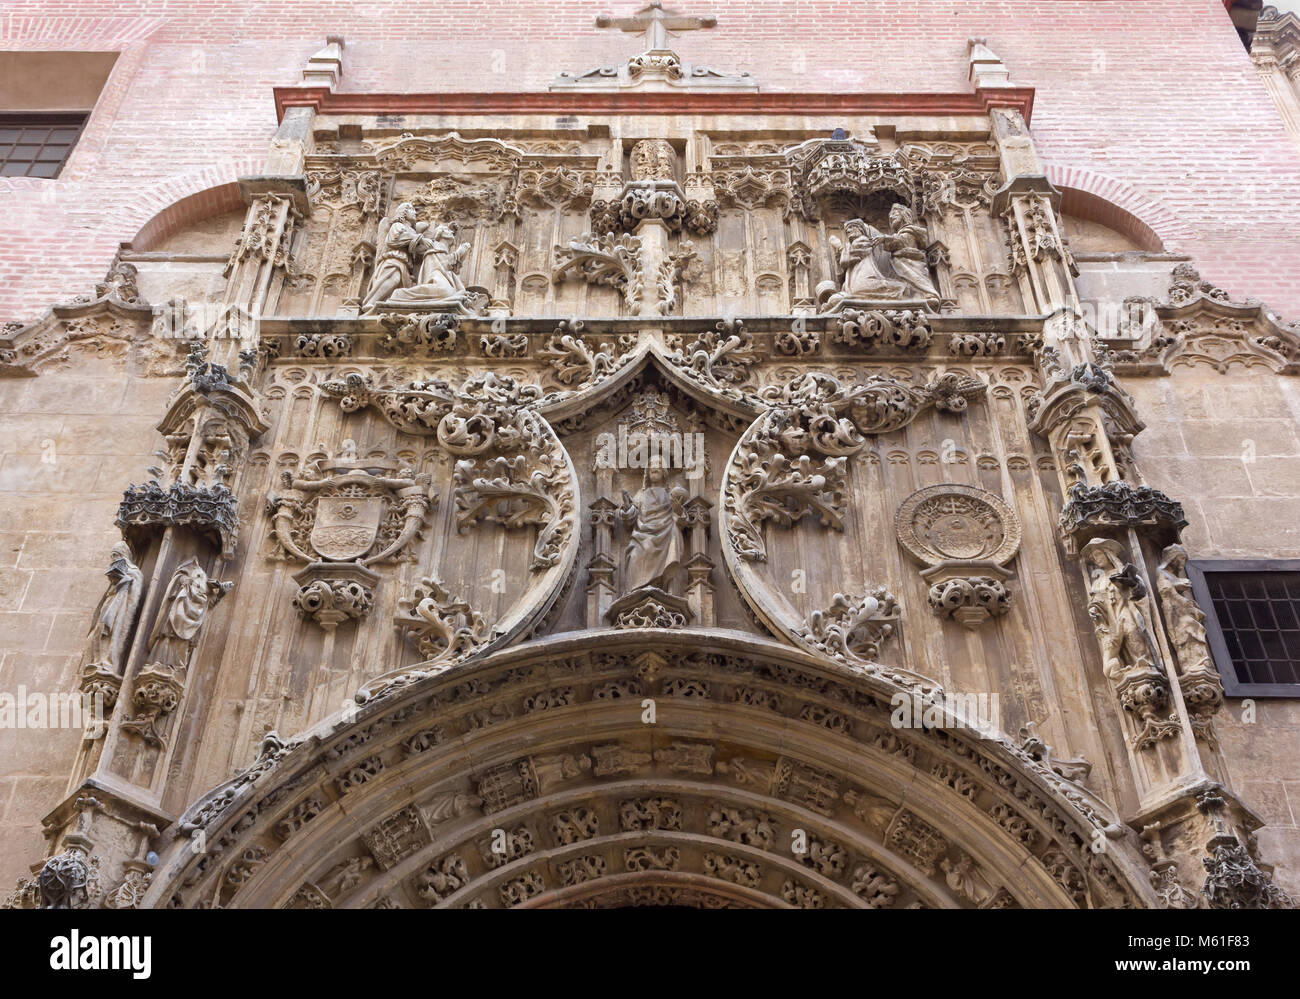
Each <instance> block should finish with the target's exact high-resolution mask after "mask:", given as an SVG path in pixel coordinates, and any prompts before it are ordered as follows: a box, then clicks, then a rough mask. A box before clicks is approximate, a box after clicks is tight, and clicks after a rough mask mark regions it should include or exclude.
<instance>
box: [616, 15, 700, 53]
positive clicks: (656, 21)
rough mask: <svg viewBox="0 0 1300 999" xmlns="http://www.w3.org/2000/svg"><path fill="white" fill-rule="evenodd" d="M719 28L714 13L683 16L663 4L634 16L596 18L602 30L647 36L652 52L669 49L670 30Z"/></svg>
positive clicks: (647, 44) (649, 48) (647, 49)
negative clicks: (617, 30)
mask: <svg viewBox="0 0 1300 999" xmlns="http://www.w3.org/2000/svg"><path fill="white" fill-rule="evenodd" d="M717 26H718V19H717V18H716V17H714V16H713V15H712V14H703V15H699V16H696V15H691V14H680V13H678V12H677V11H675V10H665V9H664V5H663V4H661V3H652V4H650V5H649V6H648V7H642V8H641V9H640V10H638V11H637V12H636V13H635V14H633V15H632V16H631V17H614V16H613V15H612V14H599V15H597V17H596V27H598V28H618V29H619V30H620V31H635V32H639V33H641V34H644V35H645V40H646V51H648V52H654V51H660V50H664V49H667V48H668V33H669V32H670V31H695V30H697V29H699V28H716V27H717Z"/></svg>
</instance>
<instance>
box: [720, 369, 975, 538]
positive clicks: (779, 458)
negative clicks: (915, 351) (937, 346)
mask: <svg viewBox="0 0 1300 999" xmlns="http://www.w3.org/2000/svg"><path fill="white" fill-rule="evenodd" d="M962 377H964V378H965V379H967V381H962V380H961V378H958V379H956V381H954V380H953V379H948V376H941V378H939V379H936V381H935V382H934V383H932V384H931V385H929V386H926V387H924V388H921V389H918V388H914V387H912V386H909V385H905V384H903V383H902V382H899V381H896V380H895V379H893V378H891V377H889V376H888V375H880V374H873V375H870V376H868V377H867V378H865V379H863V380H862V381H860V382H858V383H856V384H854V385H849V386H844V385H841V383H840V382H839V381H838V380H837V379H836V378H834V377H833V376H831V375H828V374H825V373H824V372H817V371H810V372H808V373H807V374H804V375H800V376H798V377H796V378H794V379H792V380H791V381H790V382H788V383H786V384H785V385H783V386H768V387H766V388H764V389H763V391H762V392H761V393H760V395H761V397H762V398H763V400H764V401H765V402H766V403H767V405H768V406H769V408H768V409H767V411H766V412H764V413H763V415H761V416H760V417H759V418H758V420H756V421H755V423H754V424H753V426H752V427H750V429H749V430H747V431H746V432H745V434H744V435H743V436H742V438H741V441H740V443H739V444H738V445H737V448H736V452H735V454H734V455H733V457H732V461H731V463H730V464H729V465H728V468H727V473H726V477H725V482H726V485H725V490H726V491H725V494H724V495H725V499H726V514H727V520H726V526H727V535H728V538H729V540H730V543H731V544H732V545H733V546H734V548H735V551H736V552H737V554H738V555H739V556H740V557H741V558H743V559H746V560H750V561H763V560H764V559H765V558H766V545H765V543H764V541H763V537H762V530H761V529H762V526H763V525H764V524H765V523H767V522H769V521H770V522H772V523H776V524H779V525H782V526H788V525H791V524H794V523H797V522H798V521H800V520H802V519H804V518H805V517H809V516H815V517H817V518H818V519H819V520H820V522H821V523H822V524H823V525H824V526H827V527H832V528H834V529H836V530H840V529H842V527H843V522H844V516H845V513H846V510H847V505H846V499H845V496H844V489H845V481H846V469H847V460H848V458H849V457H851V456H853V455H855V454H858V453H859V452H861V451H862V450H863V448H865V447H866V437H865V436H864V435H866V434H879V433H886V432H888V431H891V430H897V429H899V428H900V427H903V426H906V425H907V424H908V423H910V422H911V421H912V420H913V419H915V418H916V416H917V414H918V413H920V412H921V411H922V410H923V409H925V408H926V407H928V406H931V405H933V406H937V407H943V408H949V409H952V410H954V411H958V412H960V411H961V410H963V409H964V408H965V406H966V399H967V397H968V396H970V395H977V394H979V393H981V392H982V391H983V384H982V383H981V382H980V381H979V380H978V379H975V378H972V377H971V376H962ZM945 379H947V380H945Z"/></svg>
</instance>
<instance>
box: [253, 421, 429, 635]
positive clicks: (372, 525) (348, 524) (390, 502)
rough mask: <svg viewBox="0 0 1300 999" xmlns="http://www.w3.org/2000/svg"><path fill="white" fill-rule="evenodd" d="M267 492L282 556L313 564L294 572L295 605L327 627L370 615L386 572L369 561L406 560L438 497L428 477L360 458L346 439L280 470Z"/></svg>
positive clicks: (393, 463)
mask: <svg viewBox="0 0 1300 999" xmlns="http://www.w3.org/2000/svg"><path fill="white" fill-rule="evenodd" d="M281 483H282V485H283V492H280V493H272V494H271V495H269V496H268V497H267V511H268V513H269V515H270V516H271V518H272V524H273V526H272V532H271V540H272V543H273V545H274V546H275V554H276V555H278V556H279V557H283V558H294V559H297V560H299V561H302V562H306V563H308V564H307V566H306V568H304V569H303V570H301V571H300V572H298V573H297V574H296V575H295V576H294V581H295V582H297V583H298V584H299V588H298V593H297V595H296V596H295V597H294V606H295V607H297V608H298V609H299V610H300V611H302V612H303V613H304V614H305V615H307V616H308V617H310V618H312V619H313V620H314V621H315V622H316V623H317V624H319V625H320V626H321V627H322V628H324V629H325V630H326V631H333V630H334V629H335V628H336V627H338V626H339V625H340V624H341V623H343V622H344V621H346V620H348V619H358V618H361V617H364V616H365V614H366V613H368V612H369V610H370V608H371V607H372V606H373V604H374V586H375V584H376V583H377V582H378V580H379V576H378V574H377V573H375V572H374V571H373V570H371V569H369V568H368V566H370V565H371V564H374V563H380V562H384V561H387V560H392V559H398V558H402V557H403V556H404V555H405V551H406V548H407V546H408V545H409V544H410V543H411V541H413V540H414V539H415V538H416V537H417V535H418V533H419V530H420V526H421V525H422V524H423V522H424V519H425V516H426V514H427V513H428V511H429V509H430V507H431V506H432V505H433V503H434V502H435V500H436V496H434V495H433V494H431V492H430V489H429V476H428V475H427V474H422V475H416V474H415V473H414V472H413V471H412V470H411V469H410V468H408V467H404V466H402V465H401V464H400V463H399V462H397V461H393V460H391V459H388V458H358V457H357V450H356V445H355V443H354V442H353V441H351V440H345V441H344V442H343V446H342V447H341V448H340V451H339V454H338V455H336V456H335V457H334V458H332V459H329V460H326V461H323V462H314V463H313V464H312V465H310V466H308V467H306V468H303V469H301V470H300V471H299V473H298V474H297V475H295V474H293V473H291V472H287V471H286V472H284V473H282V475H281Z"/></svg>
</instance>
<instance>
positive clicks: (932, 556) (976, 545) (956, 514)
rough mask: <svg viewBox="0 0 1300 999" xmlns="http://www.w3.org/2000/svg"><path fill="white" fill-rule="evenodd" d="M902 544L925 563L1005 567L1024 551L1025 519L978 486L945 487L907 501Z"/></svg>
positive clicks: (901, 514)
mask: <svg viewBox="0 0 1300 999" xmlns="http://www.w3.org/2000/svg"><path fill="white" fill-rule="evenodd" d="M895 528H896V529H897V531H898V540H899V541H900V542H901V543H902V545H903V547H904V548H905V549H907V552H908V554H909V555H911V556H912V557H913V558H915V559H916V560H917V561H918V562H921V563H923V564H925V565H938V564H939V563H941V562H948V561H961V562H970V561H980V562H995V563H997V564H998V565H1003V564H1005V563H1007V562H1010V561H1011V559H1012V558H1014V557H1015V554H1016V551H1017V550H1018V549H1019V548H1020V520H1019V518H1017V517H1016V514H1015V511H1013V510H1012V509H1011V507H1009V506H1008V505H1007V504H1006V503H1004V502H1003V501H1002V498H1001V497H999V496H995V495H994V494H993V493H990V492H986V491H985V490H983V489H977V488H976V487H974V486H963V485H956V484H953V483H943V484H941V485H937V486H927V487H926V488H925V489H919V490H917V491H916V492H914V493H912V495H911V496H909V497H907V499H905V500H903V503H902V505H901V506H900V507H899V508H898V517H897V518H896V520H895Z"/></svg>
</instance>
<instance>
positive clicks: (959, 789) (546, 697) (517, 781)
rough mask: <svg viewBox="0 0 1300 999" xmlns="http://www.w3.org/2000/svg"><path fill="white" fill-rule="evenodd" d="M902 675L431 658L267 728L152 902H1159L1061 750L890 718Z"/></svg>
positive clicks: (188, 836) (790, 660) (607, 644)
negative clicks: (1036, 750) (438, 667)
mask: <svg viewBox="0 0 1300 999" xmlns="http://www.w3.org/2000/svg"><path fill="white" fill-rule="evenodd" d="M906 683H907V681H906V679H905V678H902V677H894V678H891V677H889V676H887V675H885V671H884V670H882V671H881V673H880V674H879V675H869V674H867V673H865V672H861V671H856V670H850V669H846V668H843V667H838V666H836V665H833V664H830V663H827V662H824V661H821V660H818V659H815V658H813V657H811V656H809V655H807V654H805V653H803V652H800V651H796V650H793V649H791V648H789V647H787V646H784V645H780V644H777V643H775V642H772V641H767V640H763V639H756V638H754V637H753V636H747V635H742V634H740V633H719V632H717V631H713V632H710V633H705V632H695V631H691V630H689V629H688V630H682V631H674V632H652V631H646V630H627V631H611V632H608V633H605V634H599V635H583V636H566V635H557V636H553V637H551V638H547V639H544V640H540V641H535V642H528V643H524V644H522V645H519V646H516V647H513V648H510V649H506V650H503V651H500V652H497V653H494V654H492V655H490V656H487V657H484V658H483V659H481V660H478V661H474V660H470V661H467V662H465V663H463V664H461V665H460V666H458V667H456V668H453V669H450V670H446V671H443V672H440V673H425V672H423V671H421V670H420V669H419V668H418V667H417V668H416V669H414V670H413V671H411V672H410V673H409V674H407V675H406V676H404V677H402V678H400V679H397V680H394V681H390V682H389V683H388V684H386V685H385V687H384V688H383V689H381V690H378V691H375V692H372V695H371V696H370V698H369V699H368V700H367V701H366V703H365V704H363V705H362V706H361V707H360V708H359V710H358V711H357V712H356V716H355V717H354V718H346V717H343V716H339V717H337V718H335V719H332V720H331V721H330V722H328V723H326V724H324V725H322V726H320V727H319V728H318V729H316V730H314V731H313V732H311V733H308V734H307V735H306V736H304V737H302V738H300V739H297V740H294V741H293V742H291V743H288V744H285V743H281V742H279V741H278V740H275V739H268V742H267V744H266V746H265V751H264V754H263V756H262V757H261V758H260V759H259V760H258V761H257V763H255V764H254V766H253V767H252V768H250V769H249V770H248V771H246V772H245V773H244V774H241V775H240V776H239V777H237V778H235V779H234V780H232V781H231V782H230V783H228V784H227V785H224V786H223V787H221V788H217V789H216V790H214V791H213V792H211V793H210V794H209V795H206V796H205V797H204V798H203V799H201V800H200V801H199V802H197V803H196V804H195V806H194V807H193V808H191V809H190V811H189V812H188V813H187V814H186V815H185V816H184V817H183V818H182V820H181V821H180V822H178V823H177V824H176V828H177V830H178V832H177V833H175V834H173V835H174V839H173V841H172V842H171V843H170V845H169V847H168V848H167V851H166V855H165V856H164V859H163V860H162V862H161V863H160V864H159V867H158V871H157V874H156V876H155V879H154V884H153V887H152V888H151V890H150V893H149V897H148V899H147V900H146V904H153V905H173V906H184V907H193V906H213V905H220V906H228V907H321V908H324V907H376V906H380V907H399V908H410V907H434V906H436V907H448V908H481V907H491V908H502V907H504V908H515V907H518V908H541V907H602V906H626V905H674V906H683V905H690V906H705V907H733V906H736V907H809V908H829V907H840V908H886V907H891V908H892V907H896V908H904V907H928V908H946V907H985V908H989V907H1071V906H1080V907H1084V906H1087V907H1112V906H1145V905H1148V904H1151V903H1152V902H1153V897H1152V896H1151V895H1150V889H1149V888H1148V887H1147V885H1146V883H1145V876H1144V875H1145V864H1144V863H1143V861H1142V859H1141V855H1140V852H1139V851H1138V849H1137V847H1136V845H1135V837H1134V836H1133V834H1132V832H1131V831H1130V830H1125V829H1123V828H1122V827H1120V826H1119V825H1118V824H1117V823H1116V822H1115V820H1114V817H1113V816H1112V815H1110V814H1109V813H1108V812H1107V810H1106V806H1105V805H1104V804H1102V803H1101V802H1100V801H1097V800H1096V799H1095V798H1093V797H1092V796H1091V795H1090V794H1088V792H1086V791H1085V790H1084V789H1083V788H1081V787H1080V786H1079V785H1076V784H1073V783H1072V782H1070V781H1067V780H1066V779H1065V778H1063V777H1062V776H1061V775H1059V774H1057V773H1056V772H1054V771H1053V770H1052V768H1051V759H1050V756H1048V757H1046V758H1042V757H1041V756H1039V757H1036V756H1035V755H1034V754H1032V753H1030V752H1025V751H1024V750H1022V749H1019V748H1017V747H1016V746H1015V745H1013V744H1012V743H1011V742H1010V741H1008V740H1006V739H1005V738H1001V737H990V738H982V737H981V736H980V735H979V733H977V732H975V731H973V730H971V729H967V728H961V727H956V725H955V722H956V721H957V719H953V718H952V717H951V716H950V717H949V718H948V719H947V723H948V724H952V725H953V727H932V728H894V727H893V725H892V724H891V721H890V714H891V698H893V697H894V696H895V695H896V694H907V696H909V697H910V696H911V691H909V690H908V689H907V688H906V686H905V684H906ZM917 696H918V697H919V696H920V695H919V694H918V695H917ZM931 720H933V718H932V719H931ZM196 848H197V849H196Z"/></svg>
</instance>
